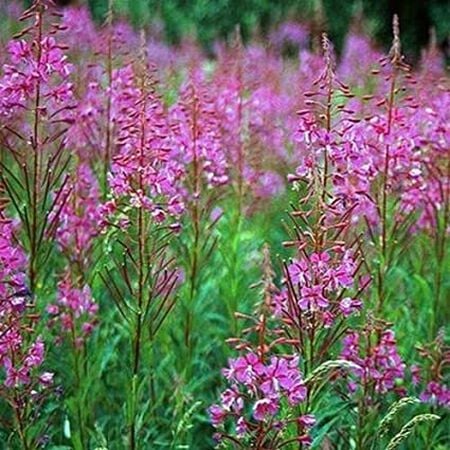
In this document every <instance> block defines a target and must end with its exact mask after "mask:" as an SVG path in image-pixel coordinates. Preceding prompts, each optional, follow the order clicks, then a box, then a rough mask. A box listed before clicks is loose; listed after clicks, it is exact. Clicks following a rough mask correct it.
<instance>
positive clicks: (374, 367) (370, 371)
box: [341, 329, 406, 395]
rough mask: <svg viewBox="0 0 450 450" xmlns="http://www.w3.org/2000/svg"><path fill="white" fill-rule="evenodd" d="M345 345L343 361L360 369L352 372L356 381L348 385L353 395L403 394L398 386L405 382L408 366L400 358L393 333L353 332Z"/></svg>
mask: <svg viewBox="0 0 450 450" xmlns="http://www.w3.org/2000/svg"><path fill="white" fill-rule="evenodd" d="M342 345H343V348H342V352H341V357H342V358H343V359H345V360H347V361H351V362H353V363H355V364H357V365H358V366H359V368H358V369H354V370H353V375H354V376H355V381H350V382H349V390H350V392H355V391H357V390H360V389H364V390H365V392H366V393H368V395H373V394H370V393H371V392H372V393H377V394H380V393H381V394H383V393H386V392H388V391H393V390H394V391H395V390H397V391H398V392H400V393H401V392H402V389H401V388H399V387H398V382H400V381H402V380H403V379H404V377H405V367H406V366H405V363H404V362H403V360H402V358H401V357H400V355H399V354H398V351H397V342H396V340H395V334H394V332H393V331H392V330H389V329H388V330H383V331H378V330H370V329H366V330H364V331H363V332H362V333H360V332H357V331H352V330H350V331H349V332H348V334H347V336H346V337H345V338H344V340H343V342H342Z"/></svg>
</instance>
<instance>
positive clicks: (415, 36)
mask: <svg viewBox="0 0 450 450" xmlns="http://www.w3.org/2000/svg"><path fill="white" fill-rule="evenodd" d="M59 3H74V2H73V1H72V2H71V1H70V0H60V1H59ZM78 3H80V0H78ZM88 3H89V6H90V8H91V11H92V13H93V15H94V17H95V18H96V20H99V21H100V20H101V18H102V17H103V16H104V14H105V12H106V10H107V8H108V6H107V5H108V0H88ZM113 3H114V8H115V10H116V11H117V12H118V13H119V14H123V15H126V16H127V17H129V19H130V20H131V22H132V23H133V24H134V25H136V26H142V25H145V24H146V23H149V22H150V21H151V20H153V19H159V20H162V21H163V22H164V24H165V32H166V38H167V39H168V40H169V41H170V42H177V41H179V40H180V39H181V37H182V36H183V35H186V34H195V35H196V36H197V38H198V39H199V40H200V42H201V43H202V44H203V45H205V46H207V47H208V46H210V45H211V44H212V42H213V41H214V39H215V38H217V37H221V38H224V37H227V36H229V35H230V33H231V32H232V30H233V29H234V28H235V25H236V24H238V23H239V24H240V26H241V30H242V34H243V36H244V38H248V37H249V35H250V34H251V33H254V32H256V31H257V30H259V31H260V32H262V33H264V32H266V31H267V30H268V29H269V27H270V26H272V25H273V24H276V23H277V22H279V21H281V20H283V19H286V18H288V17H291V18H298V19H301V20H314V18H315V20H316V22H319V23H320V22H321V21H320V20H317V18H318V17H319V16H320V14H318V13H317V11H319V10H320V9H321V8H322V11H323V18H324V23H323V24H324V25H325V27H326V29H327V31H328V32H329V34H330V36H331V38H332V39H333V41H334V43H335V45H336V47H337V48H338V49H339V48H341V46H342V42H343V39H344V36H345V33H346V32H347V31H348V28H349V24H350V22H351V19H352V17H354V16H355V14H356V13H357V11H358V10H359V11H363V17H364V22H363V26H364V29H365V30H366V31H367V32H369V33H371V34H372V35H373V36H374V37H375V38H376V39H377V40H378V42H380V43H381V44H382V45H383V46H385V47H388V46H389V43H390V40H391V20H392V15H393V14H394V13H398V14H399V16H400V23H401V30H402V41H403V47H404V51H405V52H406V53H407V54H408V55H409V56H412V57H413V56H417V55H418V54H419V52H420V48H421V47H423V46H425V45H426V44H427V42H428V36H429V30H430V28H431V27H432V26H433V27H434V28H435V30H436V33H437V38H438V43H439V44H440V45H441V46H442V47H446V46H448V37H449V34H450V6H449V5H450V2H449V0H113ZM322 22H323V21H322ZM323 24H322V25H319V26H320V27H323Z"/></svg>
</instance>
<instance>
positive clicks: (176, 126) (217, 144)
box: [170, 74, 228, 195]
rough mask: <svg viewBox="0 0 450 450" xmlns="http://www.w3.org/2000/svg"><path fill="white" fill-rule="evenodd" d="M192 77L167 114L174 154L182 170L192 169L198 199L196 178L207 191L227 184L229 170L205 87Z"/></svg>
mask: <svg viewBox="0 0 450 450" xmlns="http://www.w3.org/2000/svg"><path fill="white" fill-rule="evenodd" d="M198 78H199V77H198V76H196V75H195V74H194V75H192V76H191V79H190V82H189V83H188V84H187V85H186V86H184V87H183V88H182V90H181V93H180V98H179V101H178V103H177V104H175V105H174V106H173V107H172V108H171V111H170V122H171V128H172V132H173V145H174V147H175V151H174V154H175V155H176V157H177V159H178V160H179V161H180V162H181V163H182V164H183V165H185V166H190V167H192V171H193V173H192V176H191V178H192V180H191V181H192V182H193V183H194V184H197V186H192V189H193V193H194V195H199V194H200V193H199V192H196V191H198V189H199V186H198V183H199V181H200V180H199V178H200V177H203V178H204V179H205V180H204V181H205V183H206V185H207V186H209V187H214V186H222V185H224V184H226V183H227V182H228V173H227V172H228V168H227V162H226V159H225V155H224V152H223V149H222V146H221V137H220V127H219V121H218V118H217V114H216V111H215V109H214V103H213V102H212V99H211V98H210V96H209V94H208V91H207V85H206V83H205V82H204V81H203V80H201V79H200V80H199V79H198Z"/></svg>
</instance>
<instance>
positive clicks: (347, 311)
mask: <svg viewBox="0 0 450 450" xmlns="http://www.w3.org/2000/svg"><path fill="white" fill-rule="evenodd" d="M333 254H334V261H333V260H332V259H331V256H330V252H328V251H324V252H321V253H312V254H311V255H310V256H309V255H308V256H305V257H303V258H301V259H294V260H293V261H292V262H291V264H290V265H289V266H288V273H289V280H290V283H291V284H292V285H293V286H295V288H296V289H297V290H298V306H299V307H300V309H301V310H302V311H310V312H314V311H324V310H326V309H332V308H330V303H331V302H333V300H331V299H330V298H329V295H330V293H333V292H336V291H338V292H339V291H341V290H342V289H346V288H351V287H352V286H353V284H354V282H355V279H354V278H355V273H356V269H357V264H356V262H355V260H354V258H353V255H352V252H351V251H349V250H345V249H342V248H341V249H340V248H337V249H335V251H334V252H333ZM340 297H342V296H341V295H338V299H339V298H340ZM337 303H338V308H339V309H338V311H336V312H339V313H341V314H342V315H343V316H344V317H348V316H350V315H351V314H354V313H355V312H357V311H359V310H360V309H361V306H362V303H361V301H360V300H358V299H356V298H352V297H344V298H341V299H340V300H338V301H337ZM329 320H333V315H332V313H329V314H328V315H327V321H329Z"/></svg>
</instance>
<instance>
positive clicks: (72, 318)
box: [47, 273, 98, 347]
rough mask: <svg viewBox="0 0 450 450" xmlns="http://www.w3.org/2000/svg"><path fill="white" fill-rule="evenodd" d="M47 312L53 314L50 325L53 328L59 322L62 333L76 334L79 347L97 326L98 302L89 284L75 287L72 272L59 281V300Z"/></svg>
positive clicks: (76, 343) (50, 305) (48, 307)
mask: <svg viewBox="0 0 450 450" xmlns="http://www.w3.org/2000/svg"><path fill="white" fill-rule="evenodd" d="M47 312H48V313H49V314H50V316H51V319H50V321H49V326H50V327H51V328H52V327H53V326H54V325H55V323H56V322H58V323H59V325H60V328H61V331H62V333H64V334H68V335H69V336H76V337H75V339H76V342H74V344H75V345H76V346H78V347H79V346H81V345H82V343H83V341H84V340H85V339H86V337H87V336H89V335H90V334H91V332H92V330H93V328H94V326H95V323H96V320H97V312H98V304H97V303H96V302H95V300H94V299H93V298H92V294H91V290H90V289H89V286H87V285H84V286H83V287H82V288H78V287H75V286H74V285H73V282H72V280H71V279H70V273H66V274H64V276H63V278H62V279H61V281H60V282H59V283H58V297H57V301H56V303H55V304H49V305H48V306H47ZM58 335H59V336H60V335H61V334H58Z"/></svg>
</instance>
